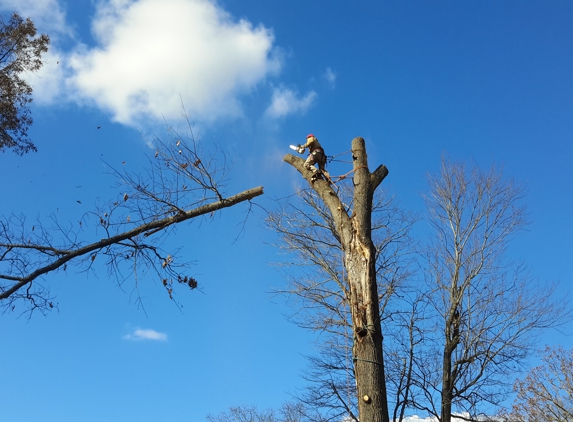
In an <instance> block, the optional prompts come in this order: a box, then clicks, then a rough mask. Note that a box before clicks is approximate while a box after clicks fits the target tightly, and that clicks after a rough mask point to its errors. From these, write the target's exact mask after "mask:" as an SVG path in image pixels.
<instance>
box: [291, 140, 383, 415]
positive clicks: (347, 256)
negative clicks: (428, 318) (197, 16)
mask: <svg viewBox="0 0 573 422" xmlns="http://www.w3.org/2000/svg"><path fill="white" fill-rule="evenodd" d="M352 159H353V166H354V208H353V210H352V215H349V213H348V212H349V210H347V209H346V207H345V206H344V205H343V204H342V202H341V201H340V199H339V197H338V196H337V194H336V192H335V191H334V190H333V189H332V187H331V185H330V184H329V183H328V182H327V181H325V180H322V179H318V180H315V181H314V182H313V181H312V172H311V171H309V170H306V169H305V168H304V166H303V164H304V160H303V159H301V158H299V157H295V156H293V155H291V154H287V155H286V156H285V157H284V161H286V162H287V163H289V164H291V165H292V166H293V167H295V168H296V169H297V170H298V171H299V172H300V173H301V174H302V175H303V177H304V178H305V179H306V180H307V181H308V182H309V183H310V184H311V186H312V187H313V189H314V190H315V191H316V192H317V193H318V195H319V196H320V197H321V198H322V200H323V201H324V203H325V204H326V205H327V207H328V208H329V210H330V213H331V214H332V217H333V220H334V223H335V228H336V231H337V233H338V235H339V238H340V243H341V247H342V250H343V251H344V265H345V268H346V271H347V274H348V282H349V285H350V297H349V298H347V299H348V301H349V303H350V307H351V311H352V327H353V331H354V345H353V361H354V368H355V373H356V386H357V392H358V403H359V404H358V411H359V417H360V421H362V422H388V421H389V416H388V403H387V396H386V381H385V376H384V359H383V353H382V339H383V337H382V328H381V324H380V316H379V306H378V291H377V285H376V265H375V264H376V262H375V261H376V251H375V248H374V244H373V242H372V238H371V214H372V198H373V195H374V191H375V190H376V188H377V187H378V186H379V185H380V183H381V182H382V180H383V179H384V178H385V177H386V175H387V174H388V169H387V168H386V167H385V166H384V165H381V166H379V167H378V168H377V169H376V170H375V171H374V172H372V173H370V171H369V169H368V159H367V155H366V148H365V143H364V139H362V138H354V139H353V140H352Z"/></svg>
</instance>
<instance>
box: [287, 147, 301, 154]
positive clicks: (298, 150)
mask: <svg viewBox="0 0 573 422" xmlns="http://www.w3.org/2000/svg"><path fill="white" fill-rule="evenodd" d="M289 146H290V149H293V150H295V151H296V152H298V153H299V154H302V153H303V152H304V148H303V147H301V146H300V145H289Z"/></svg>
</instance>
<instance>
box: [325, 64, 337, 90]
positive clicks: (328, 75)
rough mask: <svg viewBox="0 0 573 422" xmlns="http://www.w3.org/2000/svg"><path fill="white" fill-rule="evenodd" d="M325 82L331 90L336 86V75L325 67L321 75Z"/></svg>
mask: <svg viewBox="0 0 573 422" xmlns="http://www.w3.org/2000/svg"><path fill="white" fill-rule="evenodd" d="M322 76H323V77H324V79H326V82H328V84H329V85H330V87H331V88H334V86H335V85H336V73H334V72H333V70H332V69H331V68H330V67H327V68H326V70H325V71H324V73H323V74H322Z"/></svg>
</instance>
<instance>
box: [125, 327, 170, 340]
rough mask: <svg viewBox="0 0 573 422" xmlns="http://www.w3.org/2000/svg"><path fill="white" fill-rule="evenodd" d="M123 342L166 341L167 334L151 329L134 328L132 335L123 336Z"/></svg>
mask: <svg viewBox="0 0 573 422" xmlns="http://www.w3.org/2000/svg"><path fill="white" fill-rule="evenodd" d="M123 339H124V340H132V341H141V340H152V341H167V334H165V333H160V332H158V331H155V330H151V329H143V328H136V329H135V330H134V331H133V332H132V333H130V334H126V335H125V336H123Z"/></svg>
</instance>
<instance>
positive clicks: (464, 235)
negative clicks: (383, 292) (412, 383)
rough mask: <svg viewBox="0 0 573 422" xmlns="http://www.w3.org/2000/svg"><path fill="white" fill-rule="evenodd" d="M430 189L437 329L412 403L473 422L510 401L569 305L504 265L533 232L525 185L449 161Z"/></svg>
mask: <svg viewBox="0 0 573 422" xmlns="http://www.w3.org/2000/svg"><path fill="white" fill-rule="evenodd" d="M429 183H430V190H429V194H428V195H427V197H426V202H427V206H428V210H429V213H430V223H431V226H432V228H433V229H434V233H435V237H434V240H433V242H432V243H431V244H430V246H429V248H428V249H427V253H426V258H427V263H428V266H427V286H428V289H427V293H426V298H427V303H428V305H429V307H430V309H433V314H434V315H433V317H432V319H431V320H432V321H434V322H433V323H430V325H429V326H428V327H427V330H426V334H425V340H424V341H425V343H426V345H425V348H424V351H423V353H425V357H424V358H419V360H421V361H422V360H423V361H424V364H423V365H417V366H416V368H417V373H416V378H417V381H416V384H417V385H418V386H420V387H421V388H422V395H421V397H420V398H419V399H418V400H417V402H416V403H415V404H416V407H418V408H419V409H424V410H426V411H428V412H429V413H430V414H431V415H433V416H435V417H436V418H438V419H439V420H440V421H441V422H450V421H451V418H452V412H454V411H456V412H467V414H469V415H470V416H469V420H473V418H475V417H476V416H477V415H478V414H479V412H480V408H482V406H484V405H488V404H490V405H497V404H499V403H500V401H501V400H503V399H504V398H505V397H506V395H507V393H508V392H509V390H510V380H511V376H512V375H513V374H514V373H515V371H516V370H518V369H519V366H520V364H521V363H522V362H523V360H524V358H525V357H526V356H528V354H529V353H530V352H531V346H532V340H533V339H534V337H533V336H534V335H535V334H536V333H537V332H538V331H539V330H541V329H546V328H549V327H554V326H556V325H557V324H559V323H560V322H561V321H563V319H561V317H563V316H564V310H565V305H564V303H563V302H559V301H557V302H556V301H553V300H552V299H551V297H552V294H553V291H554V288H553V287H551V286H549V287H546V288H538V286H536V285H535V284H534V283H533V282H532V280H531V279H530V277H529V276H528V274H527V273H526V272H525V271H524V270H523V268H522V267H521V266H519V265H518V266H514V265H511V262H509V261H508V260H507V258H506V257H505V252H506V249H507V246H508V242H509V241H510V239H511V238H512V236H513V235H514V234H515V233H516V232H518V231H519V230H521V229H523V228H524V226H525V225H526V224H527V215H526V210H525V206H524V205H522V203H521V199H522V197H523V189H522V188H521V187H520V186H519V185H517V184H516V183H515V182H513V181H512V180H509V179H505V178H504V177H503V174H502V172H501V170H500V169H498V168H496V167H492V168H491V169H490V170H489V171H488V172H483V171H481V170H480V169H479V168H477V167H473V168H472V169H469V170H468V169H467V168H466V167H465V166H464V165H463V164H455V163H451V162H449V161H447V160H445V159H444V160H442V166H441V172H440V174H439V175H437V176H430V177H429ZM432 333H435V335H432ZM438 374H439V375H438Z"/></svg>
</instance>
